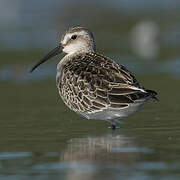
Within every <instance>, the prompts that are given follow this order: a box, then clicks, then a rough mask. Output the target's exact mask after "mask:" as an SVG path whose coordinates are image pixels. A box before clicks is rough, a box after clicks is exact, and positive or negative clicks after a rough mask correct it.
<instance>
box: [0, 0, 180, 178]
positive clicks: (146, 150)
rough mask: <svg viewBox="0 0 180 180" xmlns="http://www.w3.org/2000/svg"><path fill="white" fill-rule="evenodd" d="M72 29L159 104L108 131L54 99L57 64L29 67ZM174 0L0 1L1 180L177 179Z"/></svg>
mask: <svg viewBox="0 0 180 180" xmlns="http://www.w3.org/2000/svg"><path fill="white" fill-rule="evenodd" d="M72 26H84V27H87V28H88V29H89V30H91V31H92V32H93V34H94V36H95V40H96V45H97V51H98V52H99V53H102V54H104V55H105V56H108V57H111V58H113V59H114V60H115V61H116V62H118V63H120V64H123V65H125V66H126V67H127V68H128V69H129V70H130V71H132V72H133V73H134V74H135V75H136V77H137V79H138V80H139V81H140V83H142V84H143V85H144V86H145V87H147V88H149V89H153V90H155V91H157V92H158V97H159V99H160V102H158V103H149V104H147V105H146V107H145V108H144V110H142V111H141V112H138V113H136V114H135V115H133V116H131V117H129V118H127V119H126V120H125V121H124V123H123V124H120V129H118V130H117V131H116V132H112V131H111V130H110V129H108V128H107V127H108V126H109V124H108V123H106V122H102V121H88V120H85V119H83V118H81V117H79V116H78V115H76V114H75V113H74V112H72V111H70V110H69V109H68V108H67V107H66V106H65V105H64V104H63V102H62V101H61V99H60V98H59V95H58V92H57V89H56V86H55V75H56V65H57V63H58V61H59V60H60V59H61V58H62V57H63V56H60V57H56V58H54V60H51V61H49V62H47V63H46V64H43V65H42V66H40V67H39V68H38V69H37V70H36V71H34V72H33V74H30V73H29V69H30V68H31V67H32V65H33V64H34V63H36V62H37V61H38V60H39V59H40V58H41V57H43V56H44V55H45V54H46V53H47V52H49V50H51V49H53V48H54V47H56V46H57V44H58V43H59V40H60V36H61V35H62V33H64V31H65V30H67V29H68V28H69V27H72ZM179 58H180V1H179V0H163V2H162V1H161V0H151V1H143V0H133V1H131V0H112V1H108V0H102V1H95V0H91V1H83V0H76V1H73V0H68V1H65V0H61V1H59V0H53V1H52V0H38V1H35V0H31V1H25V0H14V1H11V0H0V89H1V95H0V179H2V180H11V179H13V180H15V179H17V180H19V179H32V178H33V179H69V180H71V179H73V180H76V179H77V180H80V179H88V180H91V179H93V180H94V179H128V180H134V179H137V180H140V179H143V180H144V179H145V180H150V179H158V180H161V179H163V180H166V179H171V180H172V179H173V180H174V179H180V171H179V169H180V154H179V148H180V135H179V132H180V118H179V117H180V98H179V92H180V83H179V81H180V60H179Z"/></svg>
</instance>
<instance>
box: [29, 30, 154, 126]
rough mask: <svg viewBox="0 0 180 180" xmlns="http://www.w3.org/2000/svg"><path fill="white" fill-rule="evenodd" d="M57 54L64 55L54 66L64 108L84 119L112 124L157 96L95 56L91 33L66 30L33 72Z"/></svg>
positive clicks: (124, 71)
mask: <svg viewBox="0 0 180 180" xmlns="http://www.w3.org/2000/svg"><path fill="white" fill-rule="evenodd" d="M61 51H64V52H65V53H67V55H66V56H65V57H64V58H63V59H62V60H61V61H60V62H59V64H58V66H57V76H56V84H57V88H58V91H59V94H60V96H61V98H62V100H63V101H64V102H65V104H66V105H67V106H68V107H69V108H70V109H72V110H73V111H75V112H77V113H78V114H80V115H82V116H84V117H86V118H88V119H102V120H107V121H110V122H112V123H113V124H114V123H115V122H116V121H118V120H120V119H123V118H124V117H127V116H129V115H130V114H132V113H134V112H136V111H137V110H139V109H141V108H142V106H143V105H144V103H145V102H146V101H148V100H150V99H156V100H157V98H156V97H155V96H156V95H157V93H156V92H155V91H152V90H147V89H145V88H143V87H142V86H141V85H140V84H139V83H138V81H137V80H136V78H135V77H134V76H133V75H132V73H131V72H129V71H128V70H127V69H126V68H125V67H124V66H122V65H119V64H118V63H116V62H115V61H113V60H111V59H110V58H107V57H105V56H103V55H100V54H97V53H96V49H95V42H94V38H93V35H92V33H91V32H89V31H88V30H87V29H86V28H82V27H75V28H70V29H69V30H68V31H67V32H66V33H65V34H64V35H63V36H62V38H61V46H58V47H57V48H55V49H54V50H53V51H51V52H50V53H49V54H48V55H47V56H46V57H45V58H43V59H42V60H41V61H40V62H39V63H37V64H36V65H35V66H34V67H33V68H32V70H31V71H33V70H34V69H35V68H36V67H37V66H39V65H40V64H41V63H43V62H45V61H46V60H47V59H49V58H51V57H53V56H54V55H57V54H58V53H60V52H61Z"/></svg>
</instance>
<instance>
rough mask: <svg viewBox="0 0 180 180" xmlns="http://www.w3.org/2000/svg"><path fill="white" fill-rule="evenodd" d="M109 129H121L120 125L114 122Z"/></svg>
mask: <svg viewBox="0 0 180 180" xmlns="http://www.w3.org/2000/svg"><path fill="white" fill-rule="evenodd" d="M108 128H109V129H112V130H115V129H119V126H116V125H115V124H112V125H111V126H109V127H108Z"/></svg>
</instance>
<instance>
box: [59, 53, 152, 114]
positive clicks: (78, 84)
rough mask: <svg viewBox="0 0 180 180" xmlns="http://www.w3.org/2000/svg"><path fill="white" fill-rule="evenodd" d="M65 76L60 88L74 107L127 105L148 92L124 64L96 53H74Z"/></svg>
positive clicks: (99, 108)
mask: <svg viewBox="0 0 180 180" xmlns="http://www.w3.org/2000/svg"><path fill="white" fill-rule="evenodd" d="M62 76H63V77H62V83H63V84H61V86H62V87H61V90H60V91H62V89H64V90H63V91H64V92H62V93H63V96H64V97H65V96H66V98H65V99H64V100H65V102H66V101H67V102H66V104H67V105H68V106H69V107H70V108H72V109H74V110H75V111H76V110H78V111H98V110H102V109H106V108H108V107H111V108H125V107H127V106H128V105H129V103H133V102H134V101H136V100H139V99H142V98H145V97H147V96H148V95H149V94H148V93H147V92H146V90H145V89H144V88H143V87H142V86H140V84H139V83H138V81H137V80H136V79H135V77H134V76H133V75H132V73H131V72H129V71H128V70H127V69H126V68H125V67H124V66H122V65H119V64H117V63H116V62H114V61H113V60H111V59H109V58H106V57H104V56H102V55H98V54H95V53H88V54H83V55H78V56H76V57H74V59H73V60H72V61H69V62H68V63H67V64H66V65H65V67H64V70H63V75H62Z"/></svg>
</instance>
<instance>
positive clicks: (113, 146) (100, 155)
mask: <svg viewBox="0 0 180 180" xmlns="http://www.w3.org/2000/svg"><path fill="white" fill-rule="evenodd" d="M146 151H147V152H148V149H146V148H139V147H137V144H136V143H135V139H134V138H131V137H127V136H124V135H122V134H118V133H116V132H113V133H110V134H107V135H104V136H99V137H85V138H76V139H71V140H70V141H69V143H68V145H67V148H66V149H65V151H64V153H63V154H62V156H61V162H62V161H63V162H66V163H68V164H69V165H70V168H69V170H68V172H67V179H73V180H76V179H78V180H81V179H88V180H89V179H96V178H97V177H98V176H101V178H102V177H103V178H105V177H106V175H107V174H108V173H110V174H112V175H115V174H116V175H117V170H118V174H119V173H120V171H122V170H123V169H124V168H125V169H126V170H132V169H133V166H134V162H137V161H138V159H139V157H140V154H141V153H142V152H146ZM102 168H103V169H104V170H103V171H102ZM100 169H101V170H100ZM113 171H116V172H114V173H113ZM102 172H105V174H103V173H102Z"/></svg>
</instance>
